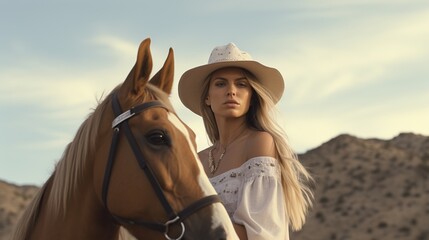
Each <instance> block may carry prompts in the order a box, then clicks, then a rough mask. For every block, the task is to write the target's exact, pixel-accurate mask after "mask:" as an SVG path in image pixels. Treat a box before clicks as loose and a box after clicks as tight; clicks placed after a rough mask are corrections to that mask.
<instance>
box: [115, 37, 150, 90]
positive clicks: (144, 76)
mask: <svg viewBox="0 0 429 240" xmlns="http://www.w3.org/2000/svg"><path fill="white" fill-rule="evenodd" d="M152 65H153V63H152V54H151V52H150V38H147V39H145V40H144V41H142V42H141V43H140V46H139V50H138V53H137V61H136V64H135V65H134V67H133V68H132V69H131V71H130V73H129V74H128V76H127V78H126V79H125V81H124V83H123V84H122V89H124V90H125V91H126V93H125V94H129V93H132V94H139V93H140V90H142V89H143V88H144V86H145V85H146V83H147V82H148V81H149V77H150V73H151V72H152Z"/></svg>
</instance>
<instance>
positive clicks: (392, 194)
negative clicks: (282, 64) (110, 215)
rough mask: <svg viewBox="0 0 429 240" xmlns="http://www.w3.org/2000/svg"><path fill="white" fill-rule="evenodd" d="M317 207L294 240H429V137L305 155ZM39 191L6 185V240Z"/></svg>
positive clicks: (346, 144) (335, 143) (334, 145)
mask: <svg viewBox="0 0 429 240" xmlns="http://www.w3.org/2000/svg"><path fill="white" fill-rule="evenodd" d="M299 157H300V159H301V161H302V162H303V163H304V165H305V166H307V167H308V169H309V170H310V172H311V173H312V174H313V176H314V178H315V180H316V184H315V185H316V186H315V201H314V207H313V208H312V209H311V211H310V214H309V217H308V219H307V223H306V224H305V226H304V228H303V229H302V230H301V231H299V232H295V233H292V234H291V239H292V240H310V239H311V240H349V239H350V240H354V239H356V240H372V239H374V240H379V239H387V240H391V239H392V240H393V239H394V240H429V137H427V136H423V135H418V134H413V133H402V134H400V135H398V136H396V137H394V138H393V139H390V140H382V139H362V138H358V137H355V136H351V135H347V134H343V135H340V136H337V137H335V138H333V139H331V140H329V141H328V142H326V143H324V144H322V145H321V146H319V147H317V148H315V149H312V150H310V151H308V152H306V153H304V154H300V156H299ZM37 190H38V188H37V187H36V186H16V185H13V184H9V183H7V182H4V181H0V240H1V239H9V234H10V231H11V229H12V228H13V226H14V224H15V223H16V222H17V219H18V216H19V214H20V213H21V212H22V210H23V209H24V207H25V206H26V205H27V204H28V203H29V201H30V199H31V197H32V196H33V195H34V194H35V192H36V191H37Z"/></svg>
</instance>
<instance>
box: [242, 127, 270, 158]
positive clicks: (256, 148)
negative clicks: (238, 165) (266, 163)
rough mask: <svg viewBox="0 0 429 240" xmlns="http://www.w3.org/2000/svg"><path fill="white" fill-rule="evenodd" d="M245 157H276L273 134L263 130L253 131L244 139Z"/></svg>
mask: <svg viewBox="0 0 429 240" xmlns="http://www.w3.org/2000/svg"><path fill="white" fill-rule="evenodd" d="M246 150H247V159H251V158H254V157H261V156H267V157H274V158H275V157H276V150H275V144H274V138H273V136H272V135H271V134H270V133H268V132H264V131H255V132H253V133H252V134H251V135H250V136H249V138H248V139H247V141H246Z"/></svg>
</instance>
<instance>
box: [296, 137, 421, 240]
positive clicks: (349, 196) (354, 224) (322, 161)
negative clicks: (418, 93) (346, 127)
mask: <svg viewBox="0 0 429 240" xmlns="http://www.w3.org/2000/svg"><path fill="white" fill-rule="evenodd" d="M300 158H301V160H302V161H303V163H304V164H305V165H306V166H308V167H309V169H310V171H311V172H312V173H313V175H314V177H315V179H316V191H315V204H314V207H313V209H312V210H311V213H310V216H309V218H308V221H307V223H306V225H305V226H304V228H303V229H302V231H300V232H297V233H294V234H293V238H292V239H299V240H307V239H324V240H325V239H327V240H328V239H329V240H337V239H356V240H372V239H374V240H375V239H377V240H378V239H389V240H390V239H395V240H398V239H404V240H405V239H406V240H424V239H429V138H428V137H426V136H422V135H416V134H412V133H403V134H400V135H398V136H397V137H395V138H393V139H391V140H387V141H386V140H380V139H359V138H356V137H354V136H350V135H340V136H338V137H336V138H334V139H332V140H330V141H328V142H326V143H324V144H322V145H321V146H320V147H318V148H316V149H313V150H311V151H309V152H307V153H305V154H303V155H301V156H300Z"/></svg>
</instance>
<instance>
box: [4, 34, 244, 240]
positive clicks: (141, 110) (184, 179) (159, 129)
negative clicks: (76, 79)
mask: <svg viewBox="0 0 429 240" xmlns="http://www.w3.org/2000/svg"><path fill="white" fill-rule="evenodd" d="M149 45H150V39H146V40H144V41H143V42H142V43H141V44H140V47H139V50H138V54H137V61H136V64H135V65H134V67H133V68H132V69H131V71H130V73H129V75H128V77H127V78H126V79H125V81H124V82H123V83H122V84H120V85H119V86H118V87H116V88H115V89H114V90H113V91H112V92H111V93H110V94H109V95H108V96H107V97H106V98H105V99H104V100H103V101H102V102H101V103H99V104H98V106H97V107H96V109H95V110H94V111H93V112H92V113H91V114H90V115H89V117H88V118H87V119H86V120H85V121H84V122H83V123H82V125H81V126H80V128H79V129H78V131H77V133H76V136H75V138H74V139H73V141H72V142H71V143H70V144H69V145H68V146H67V147H66V149H65V151H64V153H63V156H62V158H61V159H60V160H59V161H58V164H57V165H56V167H55V170H54V172H53V174H52V175H51V177H50V178H49V179H48V180H47V182H46V183H45V184H44V185H43V187H42V188H41V189H40V191H39V193H38V194H37V195H36V196H35V198H34V200H33V201H32V203H31V204H30V205H29V207H28V208H27V209H26V210H25V212H24V214H23V216H22V217H21V219H20V222H19V223H18V224H17V226H16V229H15V233H14V236H13V238H12V239H14V240H24V239H25V240H28V239H44V240H45V239H62V240H66V239H73V240H76V239H79V240H82V239H83V240H84V239H103V240H108V239H119V238H120V236H121V234H120V233H121V232H122V231H120V230H121V229H126V230H127V231H128V233H130V234H131V235H132V236H134V237H135V238H137V239H238V237H237V235H236V234H235V232H234V229H233V226H232V223H231V221H230V219H229V217H228V215H227V213H226V210H225V208H224V207H223V205H222V204H221V203H220V202H219V199H218V198H217V195H216V194H215V190H214V189H213V187H212V186H211V185H210V182H209V180H208V178H207V176H205V173H204V171H203V169H202V165H201V163H200V162H199V159H198V156H197V153H196V147H195V145H196V144H195V135H194V133H193V132H192V131H191V130H190V129H189V128H188V127H187V126H186V125H185V124H184V123H183V122H182V121H181V120H179V118H178V117H177V116H176V114H175V112H174V110H173V108H172V106H171V103H170V102H169V100H168V96H169V94H170V93H171V89H172V85H173V75H174V59H173V58H174V56H173V51H172V49H171V48H170V51H169V54H168V57H167V59H166V61H165V63H164V65H163V67H162V68H161V69H160V70H159V72H158V73H157V74H155V75H154V76H153V77H152V78H150V73H151V71H152V56H151V53H150V48H149V47H150V46H149ZM76 94H77V95H78V93H76ZM124 110H125V111H124ZM128 233H127V234H128Z"/></svg>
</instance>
